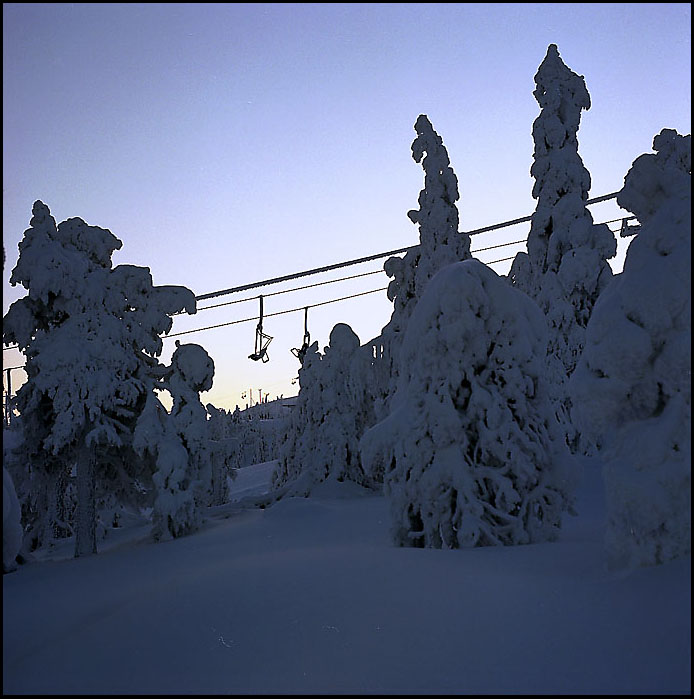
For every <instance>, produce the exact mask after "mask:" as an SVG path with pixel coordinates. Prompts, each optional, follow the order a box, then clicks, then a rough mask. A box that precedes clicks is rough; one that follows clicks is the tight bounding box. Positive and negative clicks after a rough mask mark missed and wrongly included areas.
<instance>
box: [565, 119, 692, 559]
mask: <svg viewBox="0 0 694 699" xmlns="http://www.w3.org/2000/svg"><path fill="white" fill-rule="evenodd" d="M653 150H654V151H656V152H655V154H653V153H647V154H644V155H641V156H639V157H638V158H637V159H636V160H635V161H634V163H633V165H632V167H631V169H630V170H629V172H628V174H627V176H626V177H625V179H624V187H623V189H622V190H621V191H620V192H619V194H618V196H617V202H618V204H619V205H620V206H621V207H623V208H625V209H627V210H629V211H631V212H632V213H634V214H635V215H636V217H637V218H638V220H639V222H640V224H641V228H640V231H639V233H638V235H637V236H636V237H635V238H634V239H633V240H632V242H631V244H630V245H629V248H628V250H627V255H626V260H625V262H624V270H623V272H622V274H620V275H619V276H618V277H616V278H615V280H614V281H613V283H612V284H611V285H610V286H609V287H608V288H607V289H606V290H605V292H604V293H603V294H602V295H601V296H600V298H599V300H598V302H597V304H596V305H595V309H594V311H593V314H592V316H591V319H590V322H589V323H588V328H587V330H586V346H585V349H584V351H583V355H582V357H581V360H580V362H579V364H578V366H577V367H576V370H575V372H574V374H573V376H572V377H571V379H570V381H569V389H570V391H571V395H572V397H573V406H574V407H573V418H574V421H575V422H576V424H577V425H578V426H579V427H580V428H581V429H582V430H584V431H585V432H586V433H587V434H589V435H590V436H591V437H592V438H593V439H594V440H595V441H596V442H597V443H598V444H599V445H600V447H601V456H602V457H603V459H604V461H605V465H604V468H603V478H604V482H605V490H606V495H607V509H608V521H607V529H606V538H605V541H606V549H607V554H608V563H609V565H610V566H611V567H614V568H620V567H630V566H642V565H654V564H659V563H664V562H666V561H668V560H670V559H673V558H676V557H678V556H683V555H686V554H688V553H690V551H691V332H692V328H691V283H692V268H691V254H692V250H691V236H692V223H691V186H692V185H691V169H692V168H691V157H692V151H691V135H688V136H681V135H679V134H678V133H677V132H676V131H674V130H672V129H663V130H662V131H661V132H660V133H659V134H658V135H657V136H656V137H655V138H654V140H653Z"/></svg>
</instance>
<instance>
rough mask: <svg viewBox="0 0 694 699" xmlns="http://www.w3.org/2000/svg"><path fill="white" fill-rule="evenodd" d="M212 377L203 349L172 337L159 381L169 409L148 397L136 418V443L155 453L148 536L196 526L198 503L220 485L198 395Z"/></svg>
mask: <svg viewBox="0 0 694 699" xmlns="http://www.w3.org/2000/svg"><path fill="white" fill-rule="evenodd" d="M213 378H214V362H213V361H212V359H211V358H210V356H209V355H208V354H207V352H206V351H205V350H204V349H203V348H202V347H201V346H200V345H195V344H187V345H181V344H179V343H178V341H177V342H176V350H175V351H174V353H173V355H172V357H171V366H170V367H169V368H168V369H167V370H166V372H165V373H164V375H163V377H162V382H161V386H162V387H164V388H166V389H167V390H168V391H169V392H170V394H171V397H172V399H173V406H172V408H171V413H170V414H167V413H166V412H165V411H164V410H163V406H161V404H160V403H159V401H158V399H157V400H155V401H151V400H150V404H149V406H148V411H147V415H146V417H145V418H144V420H143V421H142V423H141V424H138V429H137V430H136V440H137V445H138V448H139V449H140V450H147V451H149V452H151V453H153V454H154V455H155V457H156V466H157V470H156V472H155V473H154V475H153V477H152V478H153V481H154V484H155V497H154V509H153V512H152V536H153V538H154V539H155V540H156V541H165V540H168V539H172V538H177V537H179V536H185V535H186V534H190V533H191V532H193V531H195V530H196V529H197V528H198V527H199V526H200V523H201V520H202V517H201V508H202V507H205V506H208V505H210V504H212V503H213V497H214V493H215V492H217V491H219V489H220V487H221V486H220V485H219V484H218V483H216V482H215V476H217V477H224V475H223V474H221V473H215V471H214V470H213V459H212V455H213V448H212V444H211V440H210V437H211V434H210V429H209V426H208V422H207V411H206V409H205V407H204V406H203V404H202V403H201V401H200V393H201V392H203V391H209V390H210V388H212V380H213ZM143 435H147V436H148V437H149V439H147V438H144V439H143Z"/></svg>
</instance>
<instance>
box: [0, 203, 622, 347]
mask: <svg viewBox="0 0 694 699" xmlns="http://www.w3.org/2000/svg"><path fill="white" fill-rule="evenodd" d="M617 194H618V192H612V193H611V194H604V195H603V196H600V197H595V198H594V199H589V200H588V201H587V202H586V205H589V204H598V203H600V202H603V201H607V200H609V199H614V198H615V197H616V196H617ZM627 218H629V219H631V218H635V217H627ZM530 220H532V214H531V215H530V216H523V217H521V218H517V219H513V220H511V221H505V222H503V223H497V224H494V225H493V226H486V227H484V228H477V229H475V230H473V231H467V234H468V235H478V234H480V233H486V232H488V231H492V230H497V229H499V228H505V227H507V226H513V225H516V224H518V223H525V222H527V221H530ZM622 220H623V218H618V219H613V220H612V221H604V222H603V223H615V222H617V221H622ZM613 232H614V231H613ZM522 242H524V241H523V240H518V241H512V242H509V243H501V244H499V245H492V246H489V247H487V248H478V249H477V250H473V251H472V252H482V251H483V250H491V249H493V248H496V247H504V246H507V245H515V244H516V243H522ZM412 247H416V246H414V245H413V246H409V247H405V248H399V249H397V250H390V251H389V252H384V253H378V254H377V255H369V256H367V257H361V258H358V259H356V260H347V261H346V262H340V263H337V264H335V265H328V266H327V267H321V268H316V269H312V270H308V271H305V272H296V273H294V274H288V275H285V276H283V277H276V278H274V279H267V280H264V281H261V282H253V283H251V284H245V285H243V286H238V287H234V288H232V289H226V290H223V291H215V292H212V293H209V294H202V295H200V296H196V297H195V300H196V301H202V300H205V299H208V298H216V297H217V296H224V295H227V294H232V293H237V292H240V291H247V290H249V289H253V288H257V287H260V286H269V285H271V284H278V283H280V282H283V281H289V280H290V279H298V278H299V277H306V276H310V275H312V274H319V273H320V272H327V271H330V270H333V269H339V268H341V267H349V266H351V265H356V264H360V263H362V262H370V261H371V260H377V259H380V258H383V257H386V256H390V255H398V254H401V253H404V252H407V251H408V250H410V249H411V248H412ZM508 259H512V258H503V259H501V260H492V261H491V262H486V263H485V264H494V263H495V262H505V261H506V260H508ZM379 271H380V270H379ZM376 273H377V271H374V272H369V273H367V274H376ZM354 276H355V277H356V276H362V275H354ZM363 276H365V275H363ZM349 278H351V277H345V279H349ZM333 281H340V280H333ZM328 283H331V282H320V283H317V284H315V285H307V287H299V288H308V286H319V285H320V284H328ZM294 290H295V289H287V290H285V291H284V292H274V293H273V294H272V295H275V294H279V293H288V292H289V291H294ZM296 290H298V288H297V289H296ZM367 293H373V292H367ZM270 295H271V294H266V296H270ZM256 298H258V297H257V296H254V297H251V298H250V299H240V300H238V301H229V302H227V303H224V304H215V306H205V307H204V308H201V309H199V310H206V309H207V308H213V307H216V306H222V305H228V304H232V303H242V302H243V301H248V300H252V299H256ZM250 320H253V319H250ZM234 322H245V321H234ZM214 327H216V326H214ZM188 332H192V331H188ZM167 337H173V335H168V336H167ZM2 349H3V352H4V351H5V350H11V349H18V345H8V346H6V347H3V348H2Z"/></svg>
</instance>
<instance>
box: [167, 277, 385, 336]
mask: <svg viewBox="0 0 694 699" xmlns="http://www.w3.org/2000/svg"><path fill="white" fill-rule="evenodd" d="M387 288H388V287H385V286H384V287H383V288H381V289H371V290H370V291H362V292H360V293H358V294H350V295H349V296H342V297H341V298H338V299H330V300H329V301H320V302H319V303H314V304H312V305H311V306H301V307H300V308H289V309H287V310H285V311H275V312H274V313H266V314H265V315H264V316H263V317H264V318H270V317H271V316H281V315H284V314H285V313H296V312H297V311H304V310H305V309H306V308H316V307H318V306H325V305H327V304H329V303H337V302H338V301H346V300H347V299H353V298H356V297H357V296H366V295H367V294H375V293H376V292H378V291H385V290H386V289H387ZM252 320H258V316H253V317H252V318H242V319H241V320H231V321H229V322H227V323H219V324H218V325H209V326H207V327H206V328H196V329H195V330H184V331H183V332H178V333H171V334H170V335H165V336H164V337H162V340H168V339H169V338H170V337H176V336H178V335H188V334H190V333H197V332H202V331H203V330H213V329H214V328H223V327H225V326H227V325H236V324H237V323H249V322H250V321H252Z"/></svg>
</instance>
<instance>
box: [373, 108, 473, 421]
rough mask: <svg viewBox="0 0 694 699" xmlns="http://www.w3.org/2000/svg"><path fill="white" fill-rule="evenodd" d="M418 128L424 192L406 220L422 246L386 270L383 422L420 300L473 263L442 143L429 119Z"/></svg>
mask: <svg viewBox="0 0 694 699" xmlns="http://www.w3.org/2000/svg"><path fill="white" fill-rule="evenodd" d="M414 128H415V131H416V132H417V136H416V138H415V139H414V141H413V142H412V157H413V159H414V161H415V162H416V163H421V164H422V168H423V169H424V188H423V189H422V190H421V192H420V193H419V209H417V210H412V211H409V212H408V213H407V215H408V217H409V219H410V220H411V221H412V223H414V224H417V225H418V226H419V244H418V245H416V246H414V247H413V248H411V249H410V250H408V251H407V253H406V254H405V255H404V256H403V257H390V258H388V260H386V262H385V264H384V266H383V267H384V270H385V272H386V274H387V275H388V276H389V277H392V281H391V282H390V284H389V285H388V292H387V293H388V298H389V300H391V301H393V313H392V315H391V318H390V321H389V322H388V324H387V325H386V326H385V327H384V328H383V330H382V332H381V335H380V336H379V338H377V339H376V344H377V345H380V348H379V357H378V358H377V360H378V361H377V362H376V376H375V379H374V381H373V385H374V386H376V388H377V395H376V396H374V399H375V403H376V410H377V412H378V414H379V416H385V414H387V402H388V397H389V396H390V395H392V393H393V391H394V390H395V386H396V384H397V377H398V373H399V365H398V359H397V357H398V352H399V348H400V345H401V344H402V338H403V337H404V333H405V331H406V329H407V323H408V320H409V318H410V316H411V315H412V310H413V309H414V307H415V305H416V303H417V301H418V299H419V298H421V296H422V294H423V293H424V290H425V288H426V286H427V284H428V283H429V280H430V279H431V278H432V277H433V276H434V274H436V272H437V271H438V270H439V269H441V268H442V267H444V266H446V265H448V264H451V263H452V262H459V261H461V260H466V259H468V258H470V257H471V254H470V236H468V235H467V234H466V233H461V232H460V231H458V208H457V206H456V202H457V201H458V199H459V198H460V195H459V194H458V178H457V177H456V175H455V172H453V168H452V167H451V164H450V160H449V158H448V151H447V150H446V147H445V146H444V145H443V139H442V138H441V136H439V134H438V133H436V131H435V130H434V128H433V126H432V125H431V122H430V121H429V119H428V117H427V116H426V115H425V114H420V116H419V117H418V118H417V121H416V122H415V125H414Z"/></svg>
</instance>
